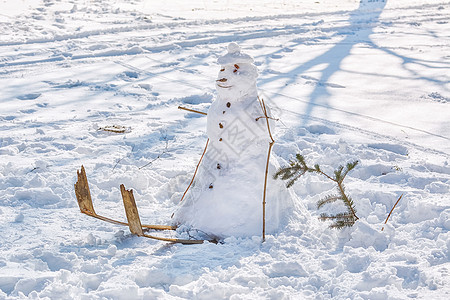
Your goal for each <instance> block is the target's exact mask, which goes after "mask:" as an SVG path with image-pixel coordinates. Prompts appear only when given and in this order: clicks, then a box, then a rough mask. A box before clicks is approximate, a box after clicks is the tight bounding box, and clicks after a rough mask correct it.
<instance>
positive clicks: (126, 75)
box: [117, 71, 139, 81]
mask: <svg viewBox="0 0 450 300" xmlns="http://www.w3.org/2000/svg"><path fill="white" fill-rule="evenodd" d="M117 77H118V78H120V79H122V80H124V81H132V80H136V79H138V78H139V73H138V72H133V71H125V72H123V73H121V74H119V75H117Z"/></svg>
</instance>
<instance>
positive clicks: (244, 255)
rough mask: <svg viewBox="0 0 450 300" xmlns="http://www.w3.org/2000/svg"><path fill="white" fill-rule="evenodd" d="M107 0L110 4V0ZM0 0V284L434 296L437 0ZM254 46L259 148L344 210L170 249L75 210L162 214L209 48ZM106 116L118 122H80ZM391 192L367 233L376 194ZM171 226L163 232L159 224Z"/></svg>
mask: <svg viewBox="0 0 450 300" xmlns="http://www.w3.org/2000/svg"><path fill="white" fill-rule="evenodd" d="M123 2H125V1H123ZM123 2H122V1H113V0H102V1H94V0H91V1H74V0H72V1H69V0H60V1H57V0H42V1H31V0H20V1H16V0H0V8H1V9H0V30H1V32H2V34H1V35H0V47H1V52H0V87H1V94H0V95H1V96H0V101H1V109H0V155H1V156H0V157H1V160H0V171H1V172H0V189H1V191H2V193H1V194H0V215H1V218H0V232H1V233H2V234H1V237H0V290H1V291H0V298H5V299H17V298H43V299H45V298H47V299H102V298H106V299H227V298H231V299H331V298H333V299H411V298H412V299H414V298H416V299H448V298H449V297H450V287H449V286H450V264H449V261H450V239H449V236H450V234H449V229H450V219H449V217H450V201H449V200H450V199H449V194H450V165H449V161H450V134H449V133H450V106H449V105H450V91H449V89H450V84H449V81H450V80H449V77H450V76H449V74H450V54H449V53H450V35H449V33H450V21H449V19H450V13H449V12H450V3H449V1H444V0H397V1H392V0H387V1H384V2H383V1H374V0H372V1H369V0H363V1H361V2H360V1H359V0H358V1H357V0H343V1H335V0H334V1H332V0H319V1H309V0H298V1H294V0H291V1H290V0H284V1H269V0H260V1H253V0H252V1H250V0H249V1H242V0H241V1H234V0H230V1H178V0H174V1H170V2H169V3H167V2H168V1H139V0H134V1H126V3H123ZM230 42H237V43H238V44H239V45H240V46H241V47H242V48H243V50H244V51H245V52H246V53H249V54H250V55H251V56H253V57H254V58H255V64H256V66H257V67H258V70H259V73H260V74H259V78H258V81H257V84H258V91H259V94H260V96H261V97H262V98H264V99H265V101H266V102H267V103H268V105H270V106H271V107H272V114H273V115H275V116H276V117H277V118H279V119H280V121H279V122H277V128H278V130H277V133H276V135H275V140H276V144H275V146H274V149H273V150H274V156H275V157H276V158H277V160H278V161H279V163H280V164H285V163H286V162H287V161H288V160H289V159H290V158H292V156H293V155H294V154H295V153H297V152H300V153H301V154H303V155H304V156H305V157H306V158H307V160H308V161H310V162H311V163H319V164H320V165H321V167H322V168H323V169H324V170H326V171H327V172H332V171H333V170H334V169H335V168H336V167H337V166H339V165H340V164H345V163H347V162H349V161H352V160H355V159H358V160H360V162H361V163H360V165H358V167H357V168H356V169H355V170H353V171H352V172H351V173H350V174H349V175H348V177H347V179H346V182H347V191H348V193H349V194H350V195H351V196H352V197H353V199H354V201H355V205H356V208H357V214H358V216H359V217H360V220H358V221H357V223H356V224H355V225H354V226H353V227H352V228H348V229H345V230H342V231H336V230H330V229H328V228H327V223H322V222H320V221H318V220H317V216H318V215H319V214H320V212H319V211H317V210H316V202H317V200H319V199H320V198H322V197H324V196H326V195H329V194H330V193H331V192H332V191H333V188H334V187H333V185H331V184H330V183H329V182H327V180H326V179H325V178H323V177H320V176H315V175H308V176H305V177H304V178H302V179H300V180H299V181H298V182H297V183H296V184H295V185H294V187H292V189H293V191H294V192H295V193H296V196H297V197H298V198H299V199H300V200H299V201H300V205H301V206H302V207H304V208H305V209H306V210H307V213H308V214H309V215H310V217H309V218H308V219H307V220H306V221H304V222H291V223H290V224H289V226H288V227H287V228H285V229H284V230H283V231H281V232H280V233H278V234H277V235H268V236H267V237H266V242H264V243H261V237H260V236H254V237H251V238H234V237H229V238H227V239H225V241H224V243H223V244H219V245H215V244H211V243H205V244H202V245H194V246H185V245H171V244H165V243H161V242H157V241H154V240H149V239H145V238H138V237H135V236H132V235H130V234H129V231H128V229H126V228H122V227H118V226H116V225H112V224H109V223H104V222H102V221H99V220H96V219H93V218H89V217H87V216H85V215H82V214H80V212H79V209H78V207H77V204H76V200H75V195H74V191H73V184H74V183H75V181H76V170H77V169H79V168H80V166H81V164H83V165H84V166H85V167H86V171H87V174H88V179H89V183H90V187H91V192H92V195H93V198H94V205H95V207H96V209H97V212H98V213H100V214H102V215H105V216H109V217H114V218H116V219H119V220H125V214H124V210H123V207H122V203H121V201H122V200H121V197H120V191H119V185H120V184H122V183H123V184H125V186H126V187H127V188H132V189H134V195H135V198H136V201H137V205H138V208H139V212H140V214H141V218H142V221H143V222H144V223H152V224H167V223H168V222H169V221H170V216H171V214H172V213H173V211H174V209H175V207H176V205H177V204H178V201H179V199H180V198H181V196H182V193H183V192H184V189H185V188H186V186H187V184H188V183H189V181H190V179H191V177H192V174H193V171H194V169H195V166H196V164H197V162H198V160H199V158H200V155H201V153H202V151H203V148H204V145H205V142H206V138H207V136H206V118H205V117H203V116H201V115H198V114H195V113H190V112H185V111H181V110H178V109H177V107H178V106H179V105H182V106H188V107H191V108H194V109H197V110H201V111H207V110H208V108H209V106H210V104H211V102H212V101H213V100H214V99H215V97H216V94H215V79H216V76H217V71H218V68H219V66H218V65H217V63H216V61H217V58H218V57H219V56H221V55H223V54H224V49H225V48H226V46H227V45H228V43H230ZM113 125H116V126H121V128H126V129H127V130H125V133H123V134H117V133H110V132H105V131H102V130H99V129H101V128H105V127H107V126H113ZM401 194H403V198H402V200H401V201H400V202H399V204H398V206H397V207H396V209H395V210H394V212H393V213H392V215H391V217H390V219H389V222H388V223H387V225H385V226H384V227H385V228H384V231H381V228H382V227H383V223H384V220H385V219H386V217H387V215H388V213H389V211H390V210H391V208H392V206H393V205H394V203H395V202H396V200H397V199H398V197H399V196H400V195H401ZM169 236H172V237H176V236H177V233H169Z"/></svg>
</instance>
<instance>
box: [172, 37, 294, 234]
mask: <svg viewBox="0 0 450 300" xmlns="http://www.w3.org/2000/svg"><path fill="white" fill-rule="evenodd" d="M218 63H219V64H220V65H221V69H220V71H219V75H218V78H217V80H216V89H217V98H216V99H215V101H214V102H213V103H212V104H211V106H210V108H209V110H208V113H207V135H208V139H209V140H208V144H207V148H206V151H205V153H204V156H203V158H202V160H201V163H200V164H199V166H198V172H197V174H196V176H195V178H194V181H193V183H192V185H191V186H190V188H189V189H188V191H187V193H186V194H185V197H184V198H183V199H182V201H181V203H180V205H179V206H178V209H177V210H176V211H175V213H174V215H173V221H174V224H175V225H186V226H188V227H192V228H194V229H197V230H200V231H202V232H204V233H206V234H208V235H210V236H215V237H219V238H225V237H227V236H236V237H249V236H255V235H261V233H262V230H263V229H262V228H263V195H264V194H265V197H264V198H265V200H266V204H265V231H266V232H267V233H269V234H273V233H276V232H277V231H279V229H281V227H282V226H284V225H286V223H287V221H288V219H289V216H290V215H292V213H293V211H295V208H294V200H293V198H294V197H295V196H294V195H293V193H292V192H291V191H288V190H287V189H286V187H285V186H284V184H283V182H281V181H276V180H274V179H273V174H274V172H276V170H277V169H278V167H279V165H278V164H277V163H276V161H275V159H274V158H273V157H270V160H269V164H268V163H267V161H268V153H269V145H270V143H271V141H272V136H271V134H272V135H273V131H274V128H275V124H274V123H275V122H274V121H273V120H272V119H270V118H269V116H270V112H269V110H268V108H267V107H266V106H265V105H264V103H263V101H261V99H259V98H258V93H257V89H256V79H257V77H258V72H257V69H256V66H255V65H254V64H253V58H252V57H251V56H250V55H248V54H245V53H242V52H241V49H240V47H239V46H238V45H237V44H236V43H230V44H229V45H228V53H227V54H225V55H224V56H221V57H219V59H218ZM265 111H266V113H265ZM266 169H267V170H268V175H267V176H266ZM265 180H267V182H266V184H265Z"/></svg>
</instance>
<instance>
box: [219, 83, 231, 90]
mask: <svg viewBox="0 0 450 300" xmlns="http://www.w3.org/2000/svg"><path fill="white" fill-rule="evenodd" d="M217 86H218V87H221V88H223V89H229V88H231V87H232V85H221V84H217Z"/></svg>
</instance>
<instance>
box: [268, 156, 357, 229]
mask: <svg viewBox="0 0 450 300" xmlns="http://www.w3.org/2000/svg"><path fill="white" fill-rule="evenodd" d="M295 158H296V159H295V160H291V161H290V162H289V166H285V167H281V168H280V169H279V170H278V171H277V172H276V173H275V176H274V178H275V179H277V178H280V179H282V180H287V184H286V186H287V187H288V188H289V187H291V186H292V185H293V184H294V183H295V182H296V181H297V180H298V179H299V178H300V177H301V176H303V175H304V174H305V173H307V172H309V173H317V174H321V175H323V176H325V177H326V178H328V179H330V180H331V181H333V182H335V183H336V184H337V193H336V194H334V195H328V196H327V197H325V198H323V199H320V200H319V201H318V202H317V209H320V208H321V207H322V206H324V205H326V204H330V203H334V202H336V201H337V200H341V201H342V202H343V203H344V205H345V207H346V208H347V212H345V213H338V214H334V215H329V214H325V213H323V214H321V215H320V217H319V219H320V220H321V221H327V220H332V221H333V223H332V224H331V225H330V228H337V229H341V228H344V227H351V226H353V224H355V222H356V221H357V220H358V219H359V218H358V216H357V215H356V208H355V203H354V202H353V200H352V198H351V197H349V196H347V194H346V193H345V186H344V183H343V182H344V179H345V177H346V176H347V174H348V173H349V172H350V171H351V170H353V169H354V168H355V167H356V166H357V165H358V163H359V161H357V160H355V161H353V162H350V163H348V164H347V165H346V166H345V167H344V166H339V167H338V168H337V169H336V170H335V171H334V176H333V177H332V176H330V175H328V174H326V173H325V172H323V171H322V170H321V169H320V166H319V165H318V164H316V165H314V168H311V167H308V165H307V164H306V161H305V158H304V157H303V156H302V155H301V154H296V156H295Z"/></svg>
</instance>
